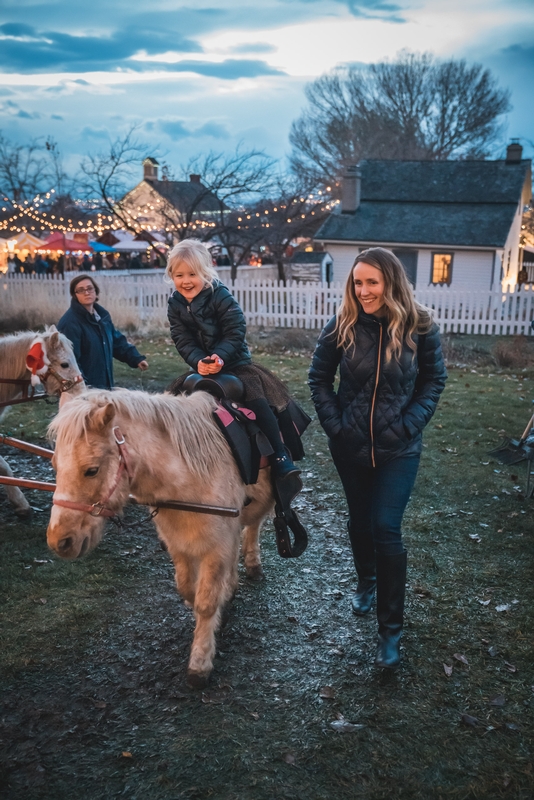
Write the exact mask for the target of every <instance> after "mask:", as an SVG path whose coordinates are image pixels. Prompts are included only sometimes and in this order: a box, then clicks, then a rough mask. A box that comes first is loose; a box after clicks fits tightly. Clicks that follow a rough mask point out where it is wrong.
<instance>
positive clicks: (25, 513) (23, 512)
mask: <svg viewBox="0 0 534 800" xmlns="http://www.w3.org/2000/svg"><path fill="white" fill-rule="evenodd" d="M15 516H16V517H18V518H19V519H31V518H32V517H33V508H32V507H31V506H28V508H16V509H15Z"/></svg>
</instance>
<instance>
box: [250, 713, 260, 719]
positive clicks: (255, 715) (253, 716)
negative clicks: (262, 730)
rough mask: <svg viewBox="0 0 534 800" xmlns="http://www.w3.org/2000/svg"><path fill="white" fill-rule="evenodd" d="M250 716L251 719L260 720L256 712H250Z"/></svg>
mask: <svg viewBox="0 0 534 800" xmlns="http://www.w3.org/2000/svg"><path fill="white" fill-rule="evenodd" d="M250 716H251V717H252V719H259V718H260V715H259V714H258V712H257V711H251V712H250Z"/></svg>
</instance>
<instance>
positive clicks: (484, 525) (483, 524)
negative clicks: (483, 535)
mask: <svg viewBox="0 0 534 800" xmlns="http://www.w3.org/2000/svg"><path fill="white" fill-rule="evenodd" d="M478 524H479V525H480V527H481V528H489V525H487V524H486V523H485V522H479V523H478Z"/></svg>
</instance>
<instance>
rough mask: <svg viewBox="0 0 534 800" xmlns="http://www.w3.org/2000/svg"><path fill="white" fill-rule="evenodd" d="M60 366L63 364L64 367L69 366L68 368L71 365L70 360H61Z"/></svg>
mask: <svg viewBox="0 0 534 800" xmlns="http://www.w3.org/2000/svg"><path fill="white" fill-rule="evenodd" d="M60 366H61V367H62V368H63V369H67V368H68V366H69V362H68V361H62V362H61V364H60Z"/></svg>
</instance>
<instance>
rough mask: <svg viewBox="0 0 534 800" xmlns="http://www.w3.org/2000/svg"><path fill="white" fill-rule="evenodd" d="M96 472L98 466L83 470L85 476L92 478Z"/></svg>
mask: <svg viewBox="0 0 534 800" xmlns="http://www.w3.org/2000/svg"><path fill="white" fill-rule="evenodd" d="M97 472H98V467H89V469H86V470H85V472H84V475H85V477H86V478H94V477H95V475H96V473H97Z"/></svg>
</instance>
